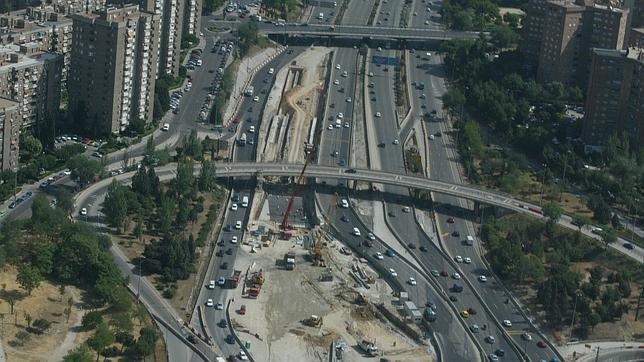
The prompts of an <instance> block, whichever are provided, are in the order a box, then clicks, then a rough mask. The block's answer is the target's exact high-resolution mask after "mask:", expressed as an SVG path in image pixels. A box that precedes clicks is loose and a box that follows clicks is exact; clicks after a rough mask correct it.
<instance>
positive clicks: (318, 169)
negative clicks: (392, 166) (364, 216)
mask: <svg viewBox="0 0 644 362" xmlns="http://www.w3.org/2000/svg"><path fill="white" fill-rule="evenodd" d="M302 167H303V165H302V164H288V163H256V162H236V163H217V176H218V177H242V176H246V177H247V176H257V177H261V176H289V177H297V176H298V175H299V174H300V172H301V171H302ZM305 176H306V177H314V178H331V179H347V180H353V181H363V182H369V183H375V184H390V185H396V186H403V187H409V188H414V189H419V190H427V191H433V192H438V193H441V194H445V195H450V196H455V197H460V198H463V199H467V200H472V201H475V202H479V203H485V204H489V205H494V206H498V207H502V208H505V209H509V210H512V211H516V212H520V213H523V214H529V215H531V216H535V217H539V218H542V217H543V212H542V210H541V208H540V207H539V206H536V205H532V204H527V203H525V202H523V201H521V200H517V199H514V198H512V197H511V196H508V195H505V194H502V193H498V192H493V191H486V190H483V189H480V188H476V187H472V186H465V185H461V184H453V183H449V182H443V181H437V180H432V179H428V178H425V177H417V176H408V175H399V174H395V173H390V172H385V171H377V170H368V169H347V168H339V167H333V166H318V165H309V166H308V167H307V168H306V172H305Z"/></svg>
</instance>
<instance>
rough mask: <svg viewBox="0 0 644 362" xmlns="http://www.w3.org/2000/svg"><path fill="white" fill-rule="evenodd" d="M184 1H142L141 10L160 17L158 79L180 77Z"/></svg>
mask: <svg viewBox="0 0 644 362" xmlns="http://www.w3.org/2000/svg"><path fill="white" fill-rule="evenodd" d="M184 1H189V0H141V9H142V10H144V11H147V12H150V13H154V14H157V15H158V16H159V17H160V21H161V23H160V26H159V34H158V37H159V41H158V42H159V47H158V54H157V78H158V77H159V76H161V75H164V74H169V75H172V76H175V77H176V76H178V75H179V67H180V66H181V63H180V61H181V37H182V35H183V20H184V10H185V3H184Z"/></svg>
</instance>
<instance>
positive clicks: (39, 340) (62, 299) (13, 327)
mask: <svg viewBox="0 0 644 362" xmlns="http://www.w3.org/2000/svg"><path fill="white" fill-rule="evenodd" d="M16 274H17V271H16V269H15V268H13V267H5V268H3V269H2V271H1V272H0V285H1V286H2V291H0V294H1V295H2V299H3V301H2V303H0V316H1V317H0V318H1V319H0V335H1V336H2V343H3V346H4V350H5V352H6V354H7V360H8V361H46V360H51V358H52V356H59V357H62V356H64V355H65V354H66V353H67V351H69V350H70V349H72V348H73V347H75V346H76V345H78V344H79V343H81V342H82V341H84V340H85V339H86V338H87V337H88V336H86V335H85V334H84V333H78V334H75V329H74V328H72V327H73V326H74V324H76V322H78V321H79V320H80V317H81V316H82V311H81V310H80V305H79V304H78V303H77V302H78V299H79V296H80V295H81V291H80V290H79V289H77V288H75V287H72V286H68V287H66V288H65V291H64V293H63V294H61V293H60V289H59V287H58V286H56V285H53V284H51V283H49V282H46V281H45V282H42V283H41V284H40V286H39V287H38V288H37V289H35V290H34V291H33V292H32V294H31V295H27V293H26V292H25V291H24V290H22V289H21V288H20V286H19V285H18V283H16ZM12 294H13V295H15V296H16V297H17V301H16V303H15V305H14V313H13V315H11V306H10V305H9V303H8V302H7V301H6V297H7V296H9V295H12ZM70 298H72V299H73V300H74V303H73V304H72V307H71V314H70V316H69V322H68V321H67V317H66V316H65V314H64V310H65V308H67V307H68V304H67V303H68V300H69V299H70ZM27 314H29V315H30V316H31V318H32V322H33V321H35V320H36V319H40V318H43V319H46V320H48V321H49V322H51V326H50V327H49V329H48V330H47V331H46V332H45V333H43V334H42V335H36V334H32V333H28V332H27V334H28V335H29V337H28V338H27V339H23V341H24V342H22V343H21V344H22V345H15V346H11V344H13V341H16V340H18V339H17V338H16V334H17V333H19V332H23V331H26V328H27V321H26V318H25V317H26V315H27ZM68 334H69V335H70V337H71V338H70V337H67V335H68Z"/></svg>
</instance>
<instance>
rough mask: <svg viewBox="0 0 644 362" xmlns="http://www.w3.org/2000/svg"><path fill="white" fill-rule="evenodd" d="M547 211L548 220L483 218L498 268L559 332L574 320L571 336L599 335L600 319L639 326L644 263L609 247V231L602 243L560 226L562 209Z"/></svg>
mask: <svg viewBox="0 0 644 362" xmlns="http://www.w3.org/2000/svg"><path fill="white" fill-rule="evenodd" d="M547 210H548V213H547V214H546V215H549V218H548V221H547V222H545V223H543V222H541V221H537V220H534V219H531V218H528V217H526V216H522V215H511V216H506V217H503V218H500V219H498V218H496V217H494V216H488V217H486V218H485V219H484V221H483V225H482V229H481V239H482V240H483V241H484V242H485V243H486V249H487V256H486V257H487V259H488V261H489V262H490V264H491V267H492V269H493V270H494V272H495V273H496V274H497V275H499V276H500V277H501V278H502V279H503V280H504V283H505V284H506V285H509V286H512V289H513V290H514V291H515V292H517V293H518V295H519V296H520V297H521V298H522V299H524V300H525V301H526V302H527V303H528V305H529V306H530V309H531V310H533V311H535V312H537V314H538V315H540V316H541V317H540V319H542V320H544V321H545V322H546V323H547V325H548V326H550V327H551V328H552V329H553V330H555V331H562V330H565V329H567V328H569V327H570V325H571V323H573V335H574V336H575V337H577V338H581V339H587V338H589V337H591V338H592V337H595V338H598V337H600V336H599V335H594V334H593V333H594V332H595V328H596V327H597V326H598V325H600V324H605V325H606V326H608V325H610V324H611V323H615V322H617V321H621V323H620V325H626V324H628V325H629V326H630V327H628V326H626V327H625V329H628V328H633V329H634V330H637V328H641V327H637V326H641V325H640V324H639V323H638V322H635V321H634V314H635V309H636V306H637V301H638V296H639V294H640V293H641V291H642V287H643V286H644V268H643V267H642V266H641V265H639V263H637V262H636V261H633V260H631V259H629V258H625V257H624V256H622V255H619V254H618V253H617V252H616V251H613V250H610V249H608V244H609V243H610V242H611V236H610V235H606V236H605V237H604V242H603V243H602V242H598V241H596V240H593V239H590V238H587V237H585V236H583V235H582V234H581V233H580V232H579V231H570V230H566V229H563V228H561V227H558V226H557V225H556V220H557V219H558V217H559V216H558V215H561V213H560V212H561V210H560V209H558V207H557V206H556V205H551V206H549V207H548V209H547ZM573 319H574V321H573ZM609 328H610V327H609ZM620 328H621V327H620ZM640 330H641V329H640ZM568 333H569V332H566V333H565V335H566V336H567V335H568Z"/></svg>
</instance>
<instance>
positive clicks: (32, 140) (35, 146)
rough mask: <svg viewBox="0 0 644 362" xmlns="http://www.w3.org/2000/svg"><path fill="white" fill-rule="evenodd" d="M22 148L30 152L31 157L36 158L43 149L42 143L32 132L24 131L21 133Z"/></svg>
mask: <svg viewBox="0 0 644 362" xmlns="http://www.w3.org/2000/svg"><path fill="white" fill-rule="evenodd" d="M20 150H23V151H26V152H27V153H29V157H30V158H31V159H34V158H36V157H38V156H39V155H40V154H41V153H42V150H43V147H42V143H40V141H39V140H38V139H37V138H36V137H34V136H33V135H32V134H31V133H30V132H28V131H23V132H22V133H20Z"/></svg>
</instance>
